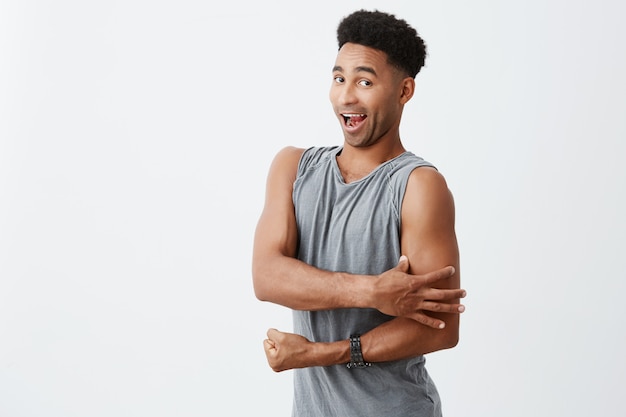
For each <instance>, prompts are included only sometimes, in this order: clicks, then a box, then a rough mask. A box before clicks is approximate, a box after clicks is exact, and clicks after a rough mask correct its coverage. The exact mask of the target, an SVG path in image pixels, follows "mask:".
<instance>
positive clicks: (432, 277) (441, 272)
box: [422, 266, 455, 284]
mask: <svg viewBox="0 0 626 417" xmlns="http://www.w3.org/2000/svg"><path fill="white" fill-rule="evenodd" d="M454 272H455V269H454V267H453V266H446V267H445V268H441V269H438V270H436V271H433V272H429V273H427V274H425V275H422V278H424V280H425V281H426V283H427V284H432V283H434V282H437V281H440V280H442V279H445V278H450V277H451V276H452V275H454Z"/></svg>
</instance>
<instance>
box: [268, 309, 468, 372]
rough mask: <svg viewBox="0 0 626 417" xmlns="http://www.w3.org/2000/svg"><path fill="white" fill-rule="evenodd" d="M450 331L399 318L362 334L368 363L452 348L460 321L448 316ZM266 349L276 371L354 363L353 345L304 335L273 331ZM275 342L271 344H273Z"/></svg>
mask: <svg viewBox="0 0 626 417" xmlns="http://www.w3.org/2000/svg"><path fill="white" fill-rule="evenodd" d="M446 322H448V323H450V325H448V326H446V329H441V330H440V329H432V328H430V327H427V326H424V325H422V324H420V323H417V322H416V321H414V320H411V319H407V318H395V319H393V320H391V321H388V322H387V323H384V324H382V325H380V326H378V327H376V328H374V329H372V330H371V331H369V332H367V333H365V334H363V335H361V349H362V352H363V359H364V360H365V361H366V362H371V363H377V362H389V361H395V360H400V359H407V358H413V357H416V356H420V355H424V354H427V353H430V352H434V351H437V350H442V349H448V348H452V347H454V346H455V345H456V343H457V341H458V320H455V319H454V318H453V317H446ZM268 337H271V339H268V340H266V343H269V344H270V345H268V346H266V351H271V352H272V353H271V354H268V360H269V361H270V366H271V367H272V369H274V370H275V371H283V370H286V369H294V368H307V367H312V366H331V365H344V364H347V363H348V362H350V342H349V341H348V340H347V339H346V340H339V341H336V342H310V341H308V340H307V339H305V338H303V337H302V336H299V335H295V334H290V333H282V332H278V331H276V330H270V334H268ZM270 340H271V342H270Z"/></svg>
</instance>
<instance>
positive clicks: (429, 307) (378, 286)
mask: <svg viewBox="0 0 626 417" xmlns="http://www.w3.org/2000/svg"><path fill="white" fill-rule="evenodd" d="M408 271H409V260H408V258H407V257H406V256H401V257H400V261H399V262H398V265H397V266H396V267H395V268H392V269H390V270H388V271H385V272H383V273H382V274H380V275H379V276H378V278H377V280H376V283H375V284H374V285H375V288H374V294H375V300H376V303H378V305H377V306H376V308H377V309H378V310H379V311H381V312H382V313H385V314H388V315H391V316H396V317H400V316H402V317H408V318H411V319H413V320H415V321H417V322H419V323H422V324H424V325H426V326H429V327H432V328H435V329H443V328H444V327H445V323H444V322H443V321H441V320H438V319H435V318H433V317H430V316H427V315H426V314H424V311H432V312H437V313H457V314H458V313H462V312H463V311H464V310H465V307H464V306H463V305H461V304H451V303H448V302H447V301H449V300H455V299H458V298H463V297H465V290H462V289H438V288H433V287H432V284H434V283H436V282H438V281H441V280H443V279H446V278H450V277H451V276H452V275H454V267H451V266H447V267H445V268H442V269H439V270H437V271H433V272H429V273H428V274H424V275H410V274H409V273H408Z"/></svg>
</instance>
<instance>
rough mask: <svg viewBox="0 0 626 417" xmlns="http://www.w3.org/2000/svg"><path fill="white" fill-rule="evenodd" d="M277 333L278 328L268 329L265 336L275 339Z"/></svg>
mask: <svg viewBox="0 0 626 417" xmlns="http://www.w3.org/2000/svg"><path fill="white" fill-rule="evenodd" d="M279 333H280V332H279V331H278V330H276V329H274V328H272V329H269V330H268V331H267V338H268V339H272V340H274V339H276V336H278V334H279Z"/></svg>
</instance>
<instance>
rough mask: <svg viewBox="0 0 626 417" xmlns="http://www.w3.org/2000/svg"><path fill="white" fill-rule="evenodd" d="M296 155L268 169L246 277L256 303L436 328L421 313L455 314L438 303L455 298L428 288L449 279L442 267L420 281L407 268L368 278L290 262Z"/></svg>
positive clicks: (287, 152)
mask: <svg viewBox="0 0 626 417" xmlns="http://www.w3.org/2000/svg"><path fill="white" fill-rule="evenodd" d="M302 153H303V149H297V148H285V149H283V150H282V151H281V152H279V153H278V155H277V156H276V158H275V159H274V161H273V163H272V166H271V168H270V172H269V175H268V179H267V190H266V199H265V206H264V209H263V212H262V214H261V217H260V219H259V222H258V225H257V229H256V233H255V238H254V251H253V259H252V275H253V283H254V290H255V294H256V296H257V298H259V299H260V300H262V301H270V302H273V303H276V304H280V305H283V306H286V307H289V308H292V309H296V310H323V309H334V308H344V307H361V308H368V307H369V308H376V309H378V310H380V311H382V312H383V313H386V314H389V315H393V316H405V317H409V318H410V319H412V320H417V321H420V322H422V323H425V324H427V325H429V326H434V327H437V326H439V325H440V323H441V322H440V320H439V319H436V318H432V317H429V316H427V315H425V314H424V313H423V311H422V310H432V309H448V311H452V310H453V309H454V308H455V306H452V305H451V304H450V303H449V302H446V303H443V302H441V301H442V300H446V299H450V298H454V297H458V296H459V295H458V291H456V292H447V293H446V292H441V291H435V290H433V289H432V288H430V286H431V283H433V282H437V281H439V280H444V278H446V279H447V277H449V276H450V275H451V271H452V268H444V267H446V265H445V264H442V265H440V266H438V267H437V268H434V269H437V270H436V271H435V270H434V269H433V272H428V273H427V274H423V275H414V274H408V273H407V272H408V265H401V266H400V267H398V268H394V269H392V270H389V271H387V272H385V273H383V274H381V275H379V276H376V277H372V276H367V275H353V274H347V273H343V272H331V271H323V270H320V269H317V268H314V267H312V266H310V265H307V264H306V263H304V262H301V261H299V260H297V259H295V256H296V250H297V245H298V234H297V226H296V218H295V213H294V206H293V200H292V192H293V183H294V181H295V179H296V173H297V166H298V162H299V159H300V157H301V156H302ZM422 272H426V270H425V269H422ZM427 300H430V301H427ZM457 307H458V306H457Z"/></svg>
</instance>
